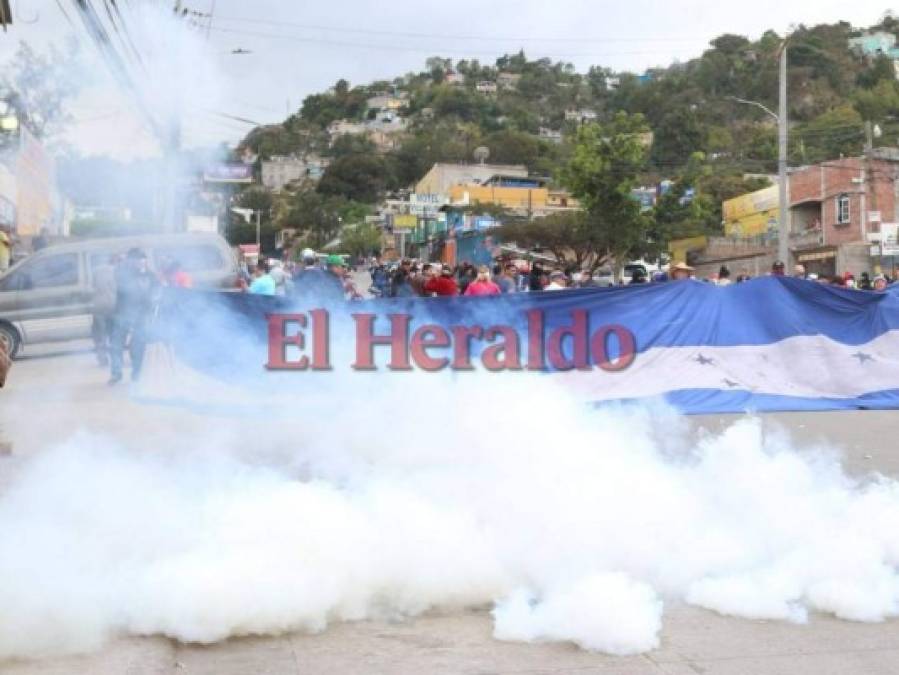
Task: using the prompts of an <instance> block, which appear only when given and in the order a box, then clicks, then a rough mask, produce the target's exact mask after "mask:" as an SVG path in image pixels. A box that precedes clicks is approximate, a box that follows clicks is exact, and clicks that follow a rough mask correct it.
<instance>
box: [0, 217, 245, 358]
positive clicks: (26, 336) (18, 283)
mask: <svg viewBox="0 0 899 675" xmlns="http://www.w3.org/2000/svg"><path fill="white" fill-rule="evenodd" d="M131 248H140V249H141V250H143V251H144V252H145V253H146V254H147V258H148V260H149V264H150V268H151V269H153V270H155V271H157V272H158V271H160V269H161V267H162V266H163V265H164V264H165V263H166V262H170V261H177V262H178V263H180V265H181V268H182V269H183V270H184V271H185V272H187V273H188V274H189V275H190V276H191V278H192V280H193V284H194V286H195V287H199V288H233V287H234V286H235V283H236V281H237V259H236V258H235V256H234V253H233V252H232V250H231V248H230V247H229V246H228V244H227V242H226V241H225V240H224V239H223V238H222V237H220V236H219V235H217V234H206V233H202V234H201V233H189V234H171V235H144V236H137V237H116V238H111V239H85V240H81V241H75V242H70V243H65V244H59V245H55V246H50V247H48V248H45V249H41V250H40V251H38V252H37V253H35V254H34V255H32V256H30V257H28V258H26V259H25V260H22V261H21V262H19V263H18V264H16V265H14V266H13V267H11V268H10V269H9V271H7V272H6V273H5V274H4V275H2V276H0V343H3V344H4V346H5V347H6V351H7V352H8V353H9V355H10V356H11V357H13V356H15V355H16V353H17V352H18V351H19V349H20V348H21V347H22V346H23V345H29V344H37V343H42V342H59V341H64V340H78V339H82V338H87V337H90V335H91V320H92V301H93V292H92V288H93V272H94V270H95V269H96V268H97V267H98V266H100V265H102V264H104V263H106V262H108V261H109V259H110V258H111V257H112V256H113V255H117V254H119V255H124V254H125V253H126V252H127V251H128V250H129V249H131Z"/></svg>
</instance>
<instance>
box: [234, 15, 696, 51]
mask: <svg viewBox="0 0 899 675" xmlns="http://www.w3.org/2000/svg"><path fill="white" fill-rule="evenodd" d="M218 19H219V21H230V22H236V23H241V24H248V23H249V24H254V23H255V24H262V25H268V26H289V27H291V28H301V29H304V30H316V31H329V32H334V33H351V34H355V35H382V36H388V37H412V38H438V39H444V40H480V41H484V42H491V43H494V42H564V43H572V42H583V43H590V44H592V43H596V42H635V43H643V42H695V41H696V40H704V38H700V37H678V38H674V37H648V36H642V37H582V38H579V37H558V36H553V37H536V36H528V37H508V36H506V37H503V36H497V35H452V34H448V33H422V32H402V31H390V30H377V29H372V28H347V27H345V26H324V25H316V24H306V23H295V22H291V21H276V20H273V19H256V18H247V17H243V18H242V17H228V16H220V17H218Z"/></svg>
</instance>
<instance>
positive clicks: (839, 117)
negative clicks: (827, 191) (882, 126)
mask: <svg viewBox="0 0 899 675" xmlns="http://www.w3.org/2000/svg"><path fill="white" fill-rule="evenodd" d="M864 139H865V123H864V121H863V120H862V117H861V115H859V113H858V111H857V110H856V109H855V108H853V107H852V105H850V104H848V103H846V104H844V105H841V106H840V107H838V108H834V109H833V110H830V111H828V112H826V113H824V114H823V115H820V116H818V117H816V118H815V119H814V120H812V121H811V122H809V123H808V124H805V125H802V126H801V127H800V128H799V129H797V130H796V131H794V132H793V140H794V143H800V144H801V148H802V150H801V154H802V161H803V162H804V163H809V164H815V163H817V162H823V161H825V160H828V159H838V158H840V157H851V156H853V155H858V154H860V153H861V151H862V147H863V145H864Z"/></svg>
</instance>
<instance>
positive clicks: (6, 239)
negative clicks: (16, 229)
mask: <svg viewBox="0 0 899 675" xmlns="http://www.w3.org/2000/svg"><path fill="white" fill-rule="evenodd" d="M10 260H12V239H11V238H10V236H9V228H8V227H7V226H6V225H0V272H5V271H6V270H8V269H9V261H10Z"/></svg>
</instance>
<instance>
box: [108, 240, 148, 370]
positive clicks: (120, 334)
mask: <svg viewBox="0 0 899 675" xmlns="http://www.w3.org/2000/svg"><path fill="white" fill-rule="evenodd" d="M115 286H116V304H115V316H114V319H113V328H112V340H111V344H110V350H109V351H110V353H109V357H110V378H109V384H116V383H117V382H120V381H121V380H122V360H123V356H124V353H125V343H126V341H128V337H129V335H130V337H131V339H130V342H129V350H128V352H129V355H130V356H131V380H132V382H136V381H137V380H139V379H140V372H141V367H142V366H143V363H144V352H145V351H146V348H147V329H148V327H149V323H150V319H151V316H152V313H153V304H154V300H155V294H156V290H157V288H158V287H159V282H158V281H157V279H156V276H155V275H154V274H153V273H152V272H151V271H150V269H149V267H148V265H147V255H146V254H145V253H144V252H143V251H141V250H140V249H137V248H133V249H131V250H130V251H128V255H127V257H126V259H125V261H124V262H123V263H122V264H121V265H119V266H118V268H117V269H116V272H115Z"/></svg>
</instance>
